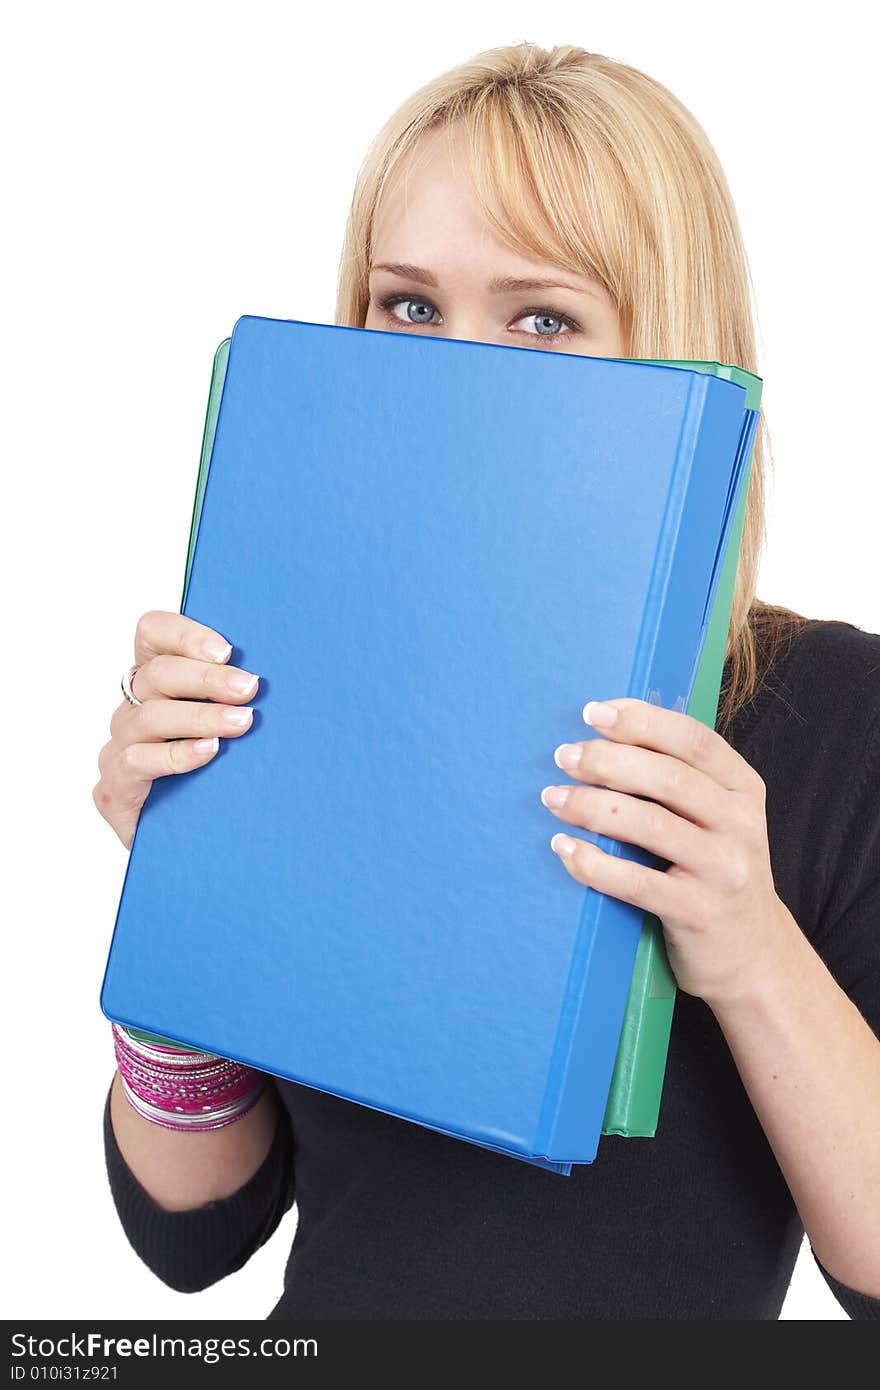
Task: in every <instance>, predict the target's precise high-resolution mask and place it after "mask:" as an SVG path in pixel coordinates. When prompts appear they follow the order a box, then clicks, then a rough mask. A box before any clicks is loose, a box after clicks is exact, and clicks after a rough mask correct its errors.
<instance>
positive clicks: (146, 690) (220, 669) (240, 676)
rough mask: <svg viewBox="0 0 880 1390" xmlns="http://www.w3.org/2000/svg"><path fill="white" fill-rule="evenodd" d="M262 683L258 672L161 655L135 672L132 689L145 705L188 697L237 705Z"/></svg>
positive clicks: (248, 698) (250, 696)
mask: <svg viewBox="0 0 880 1390" xmlns="http://www.w3.org/2000/svg"><path fill="white" fill-rule="evenodd" d="M259 679H260V678H259V676H258V675H257V674H256V673H255V672H253V671H244V670H242V668H241V667H240V666H224V665H218V664H217V663H216V662H212V661H199V660H196V659H194V658H192V657H188V656H172V655H170V654H168V653H165V652H162V653H160V655H158V656H153V657H150V659H149V660H148V661H146V662H145V663H144V665H143V666H141V667H140V668H139V669H138V670H137V671H136V672H135V676H134V680H133V681H132V683H131V688H132V691H133V693H134V695H135V697H136V698H137V699H138V700H143V701H145V702H146V701H151V700H154V699H156V698H157V697H158V696H160V695H168V696H171V697H172V698H173V699H181V698H184V699H185V698H186V697H188V696H189V697H190V698H193V699H198V700H219V701H220V702H221V703H222V704H235V703H237V702H240V701H242V700H250V699H252V698H253V696H254V695H255V694H256V691H257V685H258V682H259ZM129 708H132V707H131V706H129Z"/></svg>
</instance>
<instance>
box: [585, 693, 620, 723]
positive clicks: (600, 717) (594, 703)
mask: <svg viewBox="0 0 880 1390" xmlns="http://www.w3.org/2000/svg"><path fill="white" fill-rule="evenodd" d="M583 713H584V723H585V724H591V725H592V726H593V728H596V729H610V728H611V725H612V724H613V723H614V722H615V720H616V719H617V716H618V714H619V713H620V710H619V709H617V708H616V706H614V705H605V704H603V703H602V701H601V700H588V701H587V703H586V704H585V705H584V710H583Z"/></svg>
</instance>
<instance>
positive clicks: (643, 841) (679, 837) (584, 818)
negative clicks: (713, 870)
mask: <svg viewBox="0 0 880 1390" xmlns="http://www.w3.org/2000/svg"><path fill="white" fill-rule="evenodd" d="M541 800H542V801H543V803H544V805H545V806H546V807H547V809H548V810H549V811H552V813H553V815H555V816H558V817H559V819H560V820H562V821H565V822H566V823H567V824H568V825H574V826H577V827H579V828H580V829H582V830H592V831H593V832H594V833H595V834H597V835H609V836H611V838H612V839H615V840H623V841H625V842H626V843H627V844H630V845H639V846H641V848H642V849H646V850H649V851H650V852H651V853H652V854H656V855H658V856H659V858H661V859H668V860H669V861H670V862H671V863H673V864H679V865H681V866H682V867H683V868H687V869H689V870H691V872H699V871H700V870H703V869H708V868H710V867H711V854H710V845H709V843H708V841H707V837H706V835H705V833H704V832H702V831H701V830H699V829H698V828H697V827H696V826H695V825H692V824H691V822H690V821H687V820H683V819H682V817H681V816H677V815H675V814H674V813H673V812H672V811H668V810H667V809H666V807H665V806H658V805H657V803H656V802H655V801H642V800H640V799H639V798H638V797H634V796H625V795H623V794H622V793H620V792H617V791H609V790H607V789H606V788H605V787H572V786H551V787H545V788H544V790H543V791H542V792H541Z"/></svg>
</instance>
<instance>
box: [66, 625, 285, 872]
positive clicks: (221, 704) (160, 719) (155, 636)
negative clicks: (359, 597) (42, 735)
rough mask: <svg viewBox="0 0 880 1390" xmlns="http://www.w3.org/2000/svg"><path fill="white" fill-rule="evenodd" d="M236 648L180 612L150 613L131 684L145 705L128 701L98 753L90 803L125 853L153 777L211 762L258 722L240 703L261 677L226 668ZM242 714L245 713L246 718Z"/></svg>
mask: <svg viewBox="0 0 880 1390" xmlns="http://www.w3.org/2000/svg"><path fill="white" fill-rule="evenodd" d="M231 655H232V646H231V644H230V643H229V642H228V641H227V640H226V639H225V638H224V637H222V636H221V635H220V633H219V632H215V631H214V629H213V628H210V627H205V626H204V624H203V623H197V622H195V621H194V620H193V619H192V618H187V617H185V616H184V615H183V614H182V613H166V612H163V611H162V610H160V609H151V610H150V612H149V613H144V615H143V617H142V618H140V620H139V621H138V625H137V628H136V630H135V638H134V659H135V663H136V664H137V666H138V670H137V671H136V672H135V675H134V679H133V680H132V683H131V689H132V692H133V694H134V695H135V696H136V697H137V698H138V699H139V700H142V701H143V704H141V705H136V706H135V705H131V704H129V702H128V700H126V699H125V697H124V696H123V698H122V700H121V702H120V704H118V705H117V707H116V709H115V710H114V711H113V714H112V716H111V719H110V738H109V740H108V742H107V743H105V744H104V746H103V748H102V749H101V751H100V753H99V754H98V771H99V772H100V774H101V776H100V779H99V781H98V782H97V783H96V785H95V786H94V788H93V789H92V799H93V800H94V803H95V805H96V806H97V808H98V810H99V811H100V813H101V815H102V816H103V817H104V819H105V820H106V821H108V822H109V824H110V825H112V827H113V829H114V830H115V831H116V834H117V835H118V836H119V838H120V840H121V841H122V843H123V844H124V845H125V848H126V849H131V842H132V840H133V839H134V832H135V829H136V827H137V823H138V817H139V816H140V813H141V807H142V806H143V804H144V802H145V801H146V799H147V795H148V793H149V790H150V787H151V786H152V783H153V778H154V777H165V776H167V775H168V774H169V773H171V772H174V773H177V772H189V771H190V770H191V769H192V768H194V767H203V766H204V764H205V763H207V762H210V760H211V758H213V756H214V754H215V753H216V752H217V749H218V748H219V746H220V745H219V741H218V740H219V739H220V738H237V737H238V736H239V735H240V734H243V733H245V732H246V731H247V730H248V729H249V728H250V726H251V723H252V721H253V713H252V711H251V710H250V709H239V708H237V706H239V705H241V704H243V702H244V701H246V700H249V699H252V698H253V696H254V695H255V694H256V691H257V686H258V684H259V677H258V676H256V675H254V674H253V673H251V672H250V671H243V670H242V669H241V668H240V667H238V666H227V665H226V664H225V663H226V662H227V661H228V660H229V658H230V656H231ZM242 716H244V717H243V718H242Z"/></svg>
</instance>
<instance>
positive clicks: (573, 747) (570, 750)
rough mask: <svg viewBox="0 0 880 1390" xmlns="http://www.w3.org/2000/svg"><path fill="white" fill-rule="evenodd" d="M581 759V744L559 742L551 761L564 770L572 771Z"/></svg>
mask: <svg viewBox="0 0 880 1390" xmlns="http://www.w3.org/2000/svg"><path fill="white" fill-rule="evenodd" d="M580 760H581V745H580V744H579V743H560V745H559V747H558V748H557V749H556V752H555V753H554V754H553V761H554V762H555V764H556V766H557V767H561V768H563V769H564V770H565V771H566V772H571V771H573V769H574V768H576V767H577V766H578V764H579V763H580Z"/></svg>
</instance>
